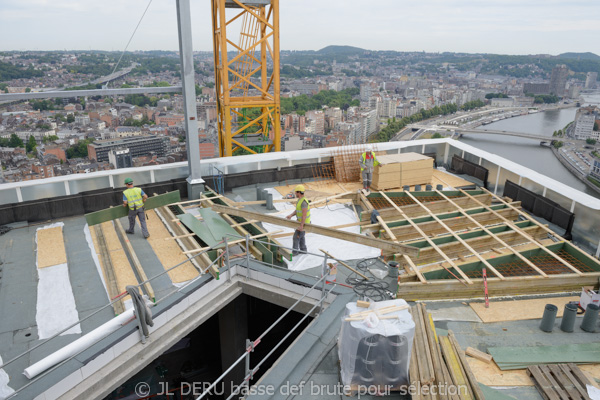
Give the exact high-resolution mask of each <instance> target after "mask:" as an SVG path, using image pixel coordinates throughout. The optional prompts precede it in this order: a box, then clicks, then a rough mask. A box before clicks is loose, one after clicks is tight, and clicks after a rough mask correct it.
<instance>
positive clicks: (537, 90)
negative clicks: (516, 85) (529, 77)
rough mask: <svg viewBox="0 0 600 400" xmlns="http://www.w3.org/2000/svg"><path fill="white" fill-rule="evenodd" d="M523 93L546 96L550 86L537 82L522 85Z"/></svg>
mask: <svg viewBox="0 0 600 400" xmlns="http://www.w3.org/2000/svg"><path fill="white" fill-rule="evenodd" d="M523 93H531V94H548V93H550V84H548V83H537V82H531V83H524V84H523Z"/></svg>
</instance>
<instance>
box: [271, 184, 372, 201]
mask: <svg viewBox="0 0 600 400" xmlns="http://www.w3.org/2000/svg"><path fill="white" fill-rule="evenodd" d="M302 185H304V187H305V188H306V192H305V193H304V195H305V196H306V197H307V198H308V199H310V200H312V201H315V200H319V198H324V197H327V196H331V195H334V194H340V193H346V192H353V191H358V190H360V189H362V188H363V186H362V184H361V183H360V182H344V183H341V182H337V181H335V180H327V181H324V180H320V181H314V182H303V183H302ZM295 187H296V184H294V185H286V186H277V187H275V190H277V191H278V192H279V193H280V194H281V195H282V196H285V195H287V194H289V193H292V192H293V191H294V188H295Z"/></svg>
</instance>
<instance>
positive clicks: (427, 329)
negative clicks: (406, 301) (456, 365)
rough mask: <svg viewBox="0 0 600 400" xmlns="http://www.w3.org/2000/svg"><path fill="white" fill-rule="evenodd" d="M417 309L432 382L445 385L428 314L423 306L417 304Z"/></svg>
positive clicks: (442, 395)
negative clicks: (429, 363) (428, 357)
mask: <svg viewBox="0 0 600 400" xmlns="http://www.w3.org/2000/svg"><path fill="white" fill-rule="evenodd" d="M417 309H418V310H419V311H420V312H421V318H422V319H423V325H424V334H425V337H426V340H427V345H428V347H429V350H430V353H431V361H432V363H433V364H432V365H433V371H434V373H435V378H434V382H438V383H441V384H445V383H446V382H445V381H444V373H443V371H442V358H441V356H440V354H439V353H438V349H437V348H438V344H437V342H436V337H435V332H434V329H435V328H434V327H433V328H432V326H431V324H430V319H429V314H428V313H427V309H426V308H425V305H424V304H422V303H421V304H417ZM438 397H439V398H440V399H441V400H446V399H447V398H448V396H447V395H446V394H444V393H438Z"/></svg>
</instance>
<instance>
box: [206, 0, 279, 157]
mask: <svg viewBox="0 0 600 400" xmlns="http://www.w3.org/2000/svg"><path fill="white" fill-rule="evenodd" d="M212 25H213V33H214V35H213V51H214V59H215V89H216V92H217V118H218V126H219V154H220V156H221V157H227V156H233V155H235V154H236V153H238V154H239V153H240V152H243V150H245V151H246V152H249V153H252V154H256V153H265V152H270V151H280V150H281V133H280V100H279V0H248V1H246V0H212ZM228 30H229V31H230V34H231V33H233V34H235V33H238V32H239V41H238V42H237V44H236V43H235V42H234V40H232V38H230V37H228V36H227V34H228ZM257 50H258V51H257Z"/></svg>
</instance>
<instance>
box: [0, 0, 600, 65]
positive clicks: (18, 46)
mask: <svg viewBox="0 0 600 400" xmlns="http://www.w3.org/2000/svg"><path fill="white" fill-rule="evenodd" d="M147 5H148V1H147V0H131V1H128V2H126V3H123V2H119V1H117V0H106V1H103V2H102V3H96V2H94V3H87V2H85V3H82V2H72V1H68V0H57V1H54V2H50V1H48V0H21V1H16V0H3V1H1V2H0V35H1V36H2V37H3V38H9V39H8V40H6V39H5V40H3V41H2V42H1V43H0V51H9V50H109V51H122V50H123V49H124V48H125V45H126V44H127V42H128V40H129V38H130V36H131V34H132V32H133V31H134V29H135V26H136V25H137V23H138V21H139V19H140V17H141V16H142V14H143V12H144V10H145V9H146V6H147ZM191 12H192V15H191V17H192V35H193V38H192V40H193V44H194V50H196V51H210V50H212V33H211V29H212V28H211V18H210V2H209V1H208V0H204V1H192V2H191ZM593 15H600V3H598V2H593V1H585V0H580V1H574V2H569V3H565V2H561V1H556V0H554V1H540V0H527V1H517V0H508V1H507V0H504V1H502V0H490V1H486V2H481V1H476V0H457V1H453V2H451V3H449V2H446V1H442V0H427V1H424V2H419V3H418V4H415V3H407V4H403V3H400V2H397V1H393V0H382V1H378V2H377V4H376V6H372V5H370V6H369V8H368V9H367V6H366V3H363V2H361V3H358V2H356V5H354V4H353V2H342V1H341V0H331V1H328V2H318V1H317V0H306V1H303V2H302V3H300V2H284V1H281V2H280V20H281V26H280V37H281V48H282V49H283V50H318V49H321V48H323V47H326V46H329V45H350V46H356V47H360V48H364V49H368V50H396V51H426V52H445V51H447V52H462V53H493V54H552V55H558V54H560V53H565V52H592V53H595V54H600V44H599V43H598V42H597V41H595V42H594V41H592V40H591V39H590V38H591V37H597V36H598V34H599V33H600V25H598V24H597V23H596V21H595V20H594V19H593V18H592V17H591V16H593ZM308 21H310V22H308ZM300 33H301V34H300ZM177 49H178V40H177V18H176V8H175V2H174V1H171V0H154V1H152V3H151V4H150V6H149V9H148V12H147V13H146V15H145V17H144V19H143V20H142V22H141V24H140V27H139V29H138V31H137V33H136V35H135V36H134V37H133V40H132V41H131V44H130V46H129V48H128V50H130V51H134V50H177Z"/></svg>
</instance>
